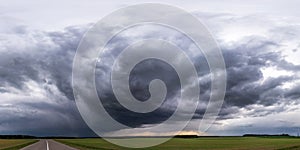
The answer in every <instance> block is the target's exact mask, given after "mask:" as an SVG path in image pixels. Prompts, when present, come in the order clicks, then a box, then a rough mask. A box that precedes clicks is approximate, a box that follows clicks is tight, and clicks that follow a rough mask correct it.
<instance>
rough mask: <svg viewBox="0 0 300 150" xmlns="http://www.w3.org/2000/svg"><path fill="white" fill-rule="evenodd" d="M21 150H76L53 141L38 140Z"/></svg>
mask: <svg viewBox="0 0 300 150" xmlns="http://www.w3.org/2000/svg"><path fill="white" fill-rule="evenodd" d="M21 150H78V149H75V148H72V147H70V146H67V145H64V144H61V143H58V142H56V141H54V140H40V141H38V142H37V143H34V144H32V145H29V146H27V147H24V148H22V149H21Z"/></svg>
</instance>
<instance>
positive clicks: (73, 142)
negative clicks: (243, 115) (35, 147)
mask: <svg viewBox="0 0 300 150" xmlns="http://www.w3.org/2000/svg"><path fill="white" fill-rule="evenodd" d="M57 141H59V142H61V143H64V144H67V145H69V146H73V147H76V148H78V149H80V150H92V149H93V150H96V149H126V148H123V147H118V146H116V145H113V144H110V143H108V142H106V141H105V140H103V139H60V140H57ZM147 149H149V150H159V149H162V150H171V149H179V150H196V149H197V150H199V149H203V150H215V149H216V150H220V149H226V150H228V149H233V150H235V149H236V150H237V149H239V150H240V149H258V150H259V149H261V150H269V149H270V150H271V149H286V150H290V149H293V150H294V149H300V138H288V137H274V138H272V137H217V138H208V137H204V138H192V139H183V138H173V139H171V140H170V141H168V142H166V143H163V144H161V145H159V146H155V147H151V148H147Z"/></svg>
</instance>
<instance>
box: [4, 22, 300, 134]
mask: <svg viewBox="0 0 300 150" xmlns="http://www.w3.org/2000/svg"><path fill="white" fill-rule="evenodd" d="M86 29H87V26H84V27H82V26H73V27H68V28H65V30H63V31H57V32H41V31H32V30H30V29H28V28H26V27H24V26H18V27H16V28H12V29H11V30H13V31H10V32H7V33H5V34H2V35H1V36H2V37H0V40H1V43H2V44H1V46H2V49H0V52H1V53H3V54H2V55H0V93H1V98H2V99H4V100H5V102H3V103H1V104H2V105H1V106H0V112H1V113H0V114H2V115H1V119H0V128H1V131H3V133H13V132H16V133H17V132H18V133H20V132H22V133H24V134H35V135H53V134H54V135H59V134H63V135H73V134H74V133H76V134H78V135H92V133H91V131H90V130H89V129H88V128H87V126H86V125H85V123H84V122H83V121H82V119H81V117H80V115H79V112H78V111H77V109H76V106H75V103H74V98H73V93H72V87H71V75H72V61H73V57H74V55H75V51H76V48H77V45H78V43H79V41H80V39H81V37H82V36H83V34H84V32H85V31H86ZM137 31H139V30H137ZM142 31H143V30H142ZM143 32H145V31H143ZM168 33H169V31H166V32H161V33H160V32H152V34H150V35H147V37H143V36H139V37H123V38H122V37H117V38H116V39H114V40H112V41H111V43H110V45H109V46H110V49H109V50H108V51H107V52H106V53H104V54H103V55H102V56H104V57H103V58H102V59H101V60H100V61H99V63H98V64H97V68H96V79H97V80H96V82H97V88H98V89H97V90H98V94H99V96H100V98H101V101H102V102H103V103H104V106H105V108H106V109H107V111H108V112H109V113H110V114H111V115H112V116H113V117H114V118H115V119H116V120H117V121H120V122H121V123H124V124H126V125H129V126H132V127H142V126H143V125H145V124H147V125H149V124H150V125H151V124H157V123H160V122H162V121H164V120H166V119H167V118H168V117H170V115H171V114H172V113H173V112H174V110H175V109H176V106H177V100H178V95H179V91H180V88H181V87H180V83H179V80H178V76H177V74H176V72H175V70H174V69H173V68H172V67H171V66H170V65H168V64H166V63H164V62H159V61H157V60H147V61H144V62H141V63H140V64H138V65H137V66H136V67H135V68H134V70H133V71H132V72H131V76H130V83H129V85H130V89H131V92H132V94H133V95H134V96H135V97H136V98H137V99H139V100H141V101H145V100H147V98H149V96H150V93H149V91H148V85H149V83H150V81H151V80H153V79H156V78H159V79H161V80H163V81H164V82H165V83H166V85H167V87H168V94H167V99H166V100H165V103H164V104H163V106H162V107H161V108H159V109H158V110H156V111H154V112H151V113H148V114H139V113H134V112H131V111H129V110H127V109H126V108H124V107H123V106H121V105H120V104H119V103H118V102H117V100H116V98H115V96H114V94H113V92H112V89H111V85H110V71H111V66H112V64H113V61H114V59H115V58H116V56H117V55H118V54H119V53H120V52H121V50H122V49H123V48H124V47H126V45H128V43H130V42H133V41H135V40H138V39H143V38H151V37H156V36H158V37H160V36H161V37H163V36H164V35H168ZM130 35H131V34H130ZM133 35H134V34H133ZM173 35H174V34H173ZM104 36H105V35H104ZM170 37H174V39H172V40H173V41H177V42H179V43H183V44H182V45H181V46H182V48H183V49H188V50H189V51H190V53H189V56H191V59H192V61H193V62H194V64H195V66H196V67H197V68H198V70H197V71H198V75H199V82H200V85H201V93H200V94H201V96H200V97H201V104H203V105H205V104H206V103H207V101H208V99H209V95H210V82H211V81H210V74H209V67H208V65H207V62H206V60H205V57H204V56H203V55H202V54H201V53H197V52H193V48H192V46H191V41H190V40H188V39H186V38H184V37H181V35H178V34H175V36H169V37H168V38H170ZM6 39H7V40H6ZM10 41H14V42H12V43H11V42H10ZM221 43H222V41H221ZM280 46H281V45H280V44H277V42H276V41H274V40H273V39H272V38H267V37H261V36H255V35H253V36H248V37H245V38H243V39H242V40H241V41H239V42H238V43H235V44H234V45H233V46H227V45H221V49H222V52H223V55H224V60H225V63H226V69H227V92H226V96H225V103H224V105H223V108H222V110H221V113H220V117H219V118H220V119H230V118H234V114H236V113H239V109H240V108H245V109H249V110H250V109H252V110H253V111H254V112H255V113H252V114H248V115H249V116H265V115H268V114H269V113H272V112H273V111H275V112H282V111H285V108H276V110H272V112H271V111H266V110H264V109H261V110H258V109H257V108H255V107H252V105H254V104H258V105H263V106H272V105H275V104H278V103H289V102H293V101H296V100H297V99H299V97H300V92H299V90H298V89H299V88H298V87H299V86H294V87H292V88H290V89H284V88H282V85H283V84H284V83H286V82H292V81H294V80H297V79H298V78H297V77H296V76H292V75H291V76H289V75H285V76H279V77H271V78H267V79H264V76H263V73H262V69H263V68H265V67H274V68H278V69H281V70H286V71H292V72H298V71H300V66H297V65H294V64H292V63H289V62H287V61H286V60H285V59H284V57H283V55H282V54H281V53H280V52H278V51H277V49H279V48H280ZM196 51H197V50H196ZM32 82H33V83H36V85H35V84H34V85H32V84H33V83H32ZM195 82H196V81H195ZM35 90H37V91H39V90H41V91H42V92H43V93H42V96H41V95H35V94H36V93H38V92H37V91H35ZM28 93H30V94H32V95H30V94H28ZM6 103H7V104H6ZM186 109H189V108H186ZM255 109H257V110H255ZM204 112H205V107H203V106H199V108H198V109H197V112H196V115H195V117H194V118H195V119H199V118H201V117H202V115H203V113H204ZM24 127H25V128H26V130H24ZM33 127H34V128H33Z"/></svg>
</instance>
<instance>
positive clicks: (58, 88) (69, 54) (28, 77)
mask: <svg viewBox="0 0 300 150" xmlns="http://www.w3.org/2000/svg"><path fill="white" fill-rule="evenodd" d="M85 30H86V26H85V27H81V26H78V27H68V28H65V29H64V30H63V31H59V32H41V31H34V30H29V29H27V28H26V27H23V26H22V27H18V28H14V29H13V31H14V32H13V31H10V32H9V33H5V34H1V38H0V39H1V41H2V42H1V43H2V44H1V46H2V49H1V53H2V55H0V89H1V105H3V106H2V107H1V108H0V112H1V119H0V124H1V125H0V128H1V134H31V135H41V136H43V135H45V136H46V135H66V136H68V135H69V136H89V135H94V134H93V133H92V132H91V131H90V130H89V129H88V127H87V126H86V125H85V124H84V122H83V121H82V119H81V117H80V115H79V113H78V111H77V109H76V106H75V103H74V98H73V93H72V88H71V75H72V61H73V57H74V54H75V51H76V48H77V45H78V43H79V41H80V39H81V36H82V35H83V33H84V31H85ZM2 37H3V38H2Z"/></svg>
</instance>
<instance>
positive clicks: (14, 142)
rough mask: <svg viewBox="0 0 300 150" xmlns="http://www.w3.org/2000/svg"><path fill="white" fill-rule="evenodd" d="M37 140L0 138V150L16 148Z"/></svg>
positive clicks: (14, 149)
mask: <svg viewBox="0 0 300 150" xmlns="http://www.w3.org/2000/svg"><path fill="white" fill-rule="evenodd" d="M36 141H37V140H29V139H0V149H1V150H18V149H20V148H23V147H25V146H27V145H30V144H32V143H35V142H36Z"/></svg>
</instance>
